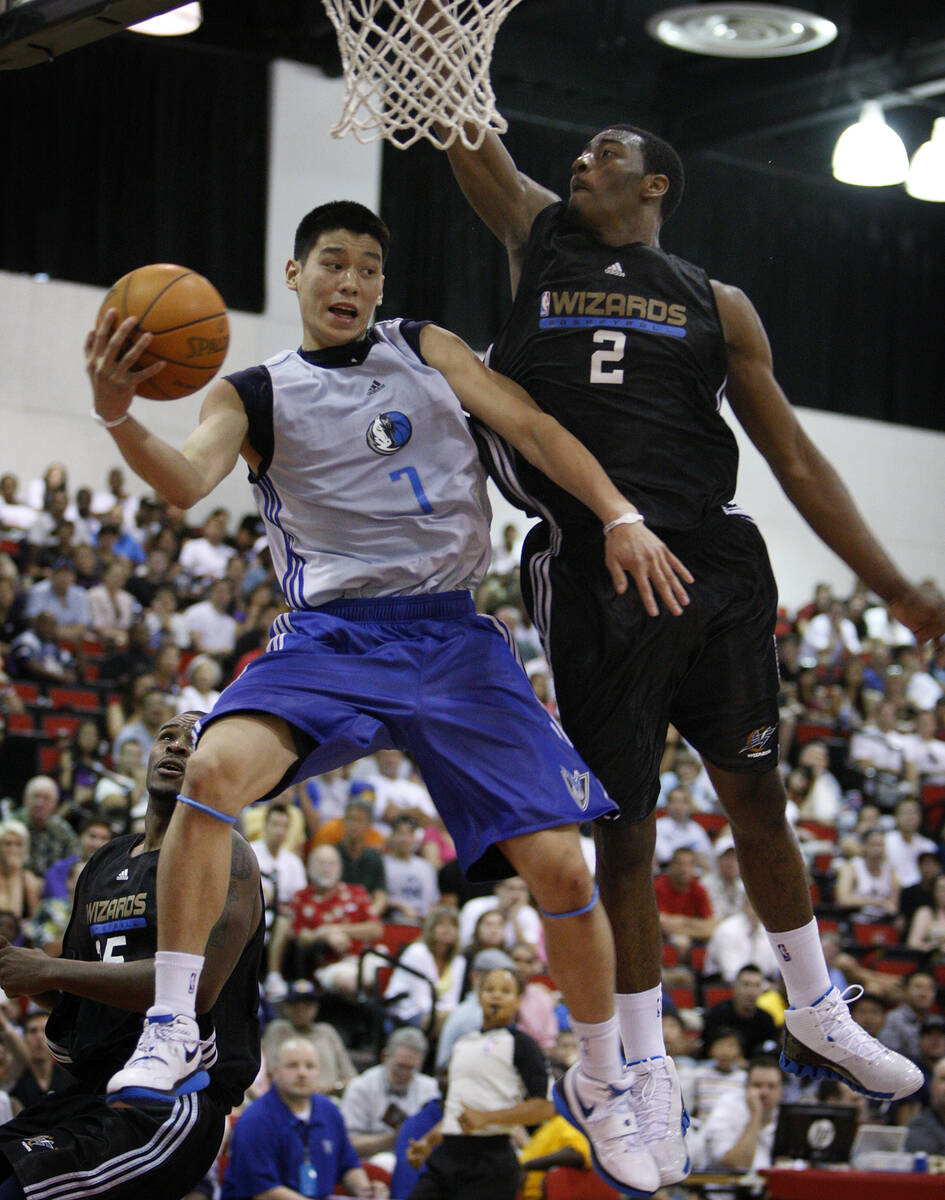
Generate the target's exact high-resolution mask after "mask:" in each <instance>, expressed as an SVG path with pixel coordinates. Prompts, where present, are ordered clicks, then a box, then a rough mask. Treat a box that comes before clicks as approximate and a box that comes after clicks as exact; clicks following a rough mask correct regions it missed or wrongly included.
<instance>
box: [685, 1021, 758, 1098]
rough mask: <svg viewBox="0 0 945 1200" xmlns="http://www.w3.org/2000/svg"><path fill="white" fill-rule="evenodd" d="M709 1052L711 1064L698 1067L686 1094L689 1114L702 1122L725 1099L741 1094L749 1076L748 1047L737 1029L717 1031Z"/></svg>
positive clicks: (708, 1048) (709, 1062) (722, 1028)
mask: <svg viewBox="0 0 945 1200" xmlns="http://www.w3.org/2000/svg"><path fill="white" fill-rule="evenodd" d="M706 1053H707V1055H708V1061H707V1062H704V1063H700V1064H699V1065H698V1066H697V1067H696V1068H695V1070H694V1071H693V1073H692V1081H691V1083H690V1086H689V1090H688V1091H687V1092H686V1106H687V1108H688V1109H689V1115H690V1116H691V1117H696V1118H698V1119H702V1118H705V1117H707V1116H708V1115H709V1113H710V1112H711V1111H712V1109H713V1108H714V1107H715V1105H716V1104H717V1103H718V1101H719V1100H720V1099H721V1098H722V1097H723V1096H726V1095H728V1094H729V1093H731V1092H738V1093H739V1094H741V1093H742V1092H743V1091H744V1088H745V1078H746V1076H747V1071H746V1070H745V1046H744V1043H743V1042H742V1037H741V1034H740V1033H739V1032H738V1030H737V1029H726V1028H725V1027H724V1026H722V1027H720V1028H719V1029H716V1031H715V1033H714V1035H713V1038H712V1044H711V1045H708V1046H706Z"/></svg>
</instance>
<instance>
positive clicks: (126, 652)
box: [93, 589, 155, 687]
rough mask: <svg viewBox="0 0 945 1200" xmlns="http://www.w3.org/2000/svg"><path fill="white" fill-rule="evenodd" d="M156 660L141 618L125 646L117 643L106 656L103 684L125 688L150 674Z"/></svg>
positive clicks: (131, 630) (131, 628) (132, 628)
mask: <svg viewBox="0 0 945 1200" xmlns="http://www.w3.org/2000/svg"><path fill="white" fill-rule="evenodd" d="M93 591H94V589H93ZM154 658H155V654H154V649H153V648H152V646H151V635H150V633H149V632H148V626H147V623H146V622H145V621H144V620H142V619H140V617H139V618H138V619H136V620H134V621H133V622H132V623H131V626H130V628H129V629H128V637H127V640H126V642H125V643H124V644H123V645H122V644H119V643H115V644H114V645H113V648H112V650H111V652H110V653H108V654H106V655H105V658H104V660H103V661H102V667H101V672H100V675H99V678H100V679H101V681H102V682H103V683H110V684H112V685H113V686H115V687H124V686H125V685H126V684H127V683H128V681H129V680H130V679H134V678H135V677H136V676H138V675H147V674H149V673H150V672H151V671H152V670H153V667H154Z"/></svg>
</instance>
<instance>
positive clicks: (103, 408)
mask: <svg viewBox="0 0 945 1200" xmlns="http://www.w3.org/2000/svg"><path fill="white" fill-rule="evenodd" d="M135 324H136V319H135V318H134V317H126V318H125V320H124V321H121V322H120V323H119V321H118V310H117V309H116V308H109V309H106V311H105V312H104V313H103V314H102V319H101V321H99V323H98V327H97V328H96V329H93V330H91V332H90V333H88V334H87V336H86V339H85V369H86V371H87V373H88V376H89V379H90V381H91V383H92V396H93V403H94V408H95V411H96V412H97V413H98V415H99V416H100V417H101V418H102V420H103V421H117V420H118V419H119V418H120V417H122V416H124V414H125V413H126V412H127V411H128V407H129V405H130V404H131V401H132V399H133V398H134V394H135V389H136V388H137V387H139V386H140V385H141V384H142V383H144V381H145V380H146V379H151V378H152V377H153V376H155V375H157V373H158V372H159V371H163V370H164V367H165V363H164V362H154V363H152V364H151V365H150V366H148V367H142V368H140V369H138V370H136V369H135V363H136V362H137V361H138V359H139V358H140V357H141V355H142V354H143V353H144V351H145V350H147V348H148V346H149V345H150V344H151V341H152V338H151V334H150V333H142V334H141V335H140V336H139V337H138V338H137V339H135V340H134V341H133V342H132V341H131V337H132V334H133V333H134V329H135ZM129 343H130V344H129Z"/></svg>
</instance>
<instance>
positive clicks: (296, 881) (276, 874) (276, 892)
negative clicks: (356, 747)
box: [249, 800, 308, 999]
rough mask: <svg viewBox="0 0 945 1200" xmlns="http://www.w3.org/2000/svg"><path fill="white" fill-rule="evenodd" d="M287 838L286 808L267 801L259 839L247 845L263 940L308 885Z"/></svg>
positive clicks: (287, 820)
mask: <svg viewBox="0 0 945 1200" xmlns="http://www.w3.org/2000/svg"><path fill="white" fill-rule="evenodd" d="M288 836H289V810H288V808H287V807H286V805H285V804H284V803H282V802H281V801H279V800H273V801H270V803H269V804H268V805H267V806H266V820H265V824H264V825H263V831H262V836H261V837H258V838H254V839H253V840H252V841H251V842H250V843H249V844H250V846H252V848H253V853H254V854H255V855H256V860H257V862H258V863H259V874H260V877H261V878H262V881H263V897H264V898H265V901H266V934H267V937H268V936H270V935H271V934H272V927H273V924H274V922H275V919H276V914H277V913H279V912H283V913H287V912H288V910H289V902H290V901H291V899H292V897H293V896H294V895H295V894H296V892H300V891H301V890H302V888H304V887H305V885H306V884H307V883H308V880H307V878H306V876H305V864H304V863H303V862H302V860H301V859H300V858H299V856H298V855H297V854H294V853H293V852H292V851H291V850H290V849H289V848H288V846H287V845H286V839H287V838H288ZM280 978H281V976H280ZM269 998H270V999H275V998H277V997H275V996H270V997H269Z"/></svg>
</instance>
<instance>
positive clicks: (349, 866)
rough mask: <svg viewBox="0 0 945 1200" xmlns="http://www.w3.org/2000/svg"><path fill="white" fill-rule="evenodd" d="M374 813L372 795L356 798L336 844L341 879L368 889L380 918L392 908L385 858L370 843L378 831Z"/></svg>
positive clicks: (372, 904) (350, 804) (373, 907)
mask: <svg viewBox="0 0 945 1200" xmlns="http://www.w3.org/2000/svg"><path fill="white" fill-rule="evenodd" d="M373 812H374V809H373V805H372V802H371V800H370V798H369V797H368V796H364V795H355V796H352V797H351V798H350V799H349V800H348V802H347V804H346V805H345V815H344V820H343V822H342V830H341V837H340V838H339V839H338V841H337V842H335V843H334V844H335V845H336V846H337V847H338V853H339V854H340V855H341V878H342V879H343V880H344V882H345V883H356V884H359V885H360V886H361V887H363V888H364V890H365V891H366V892H367V893H368V895H369V896H370V897H371V908H372V911H373V912H374V915H375V916H378V917H379V916H381V915H382V914H383V913H384V910H385V909H386V908H387V906H388V891H387V872H386V869H385V865H384V864H385V859H384V856H383V855H382V854H381V853H380V852H379V850H377V849H376V848H375V846H372V845H371V844H370V842H371V840H373V839H372V838H371V834H372V833H376V832H377V831H376V830H373V828H372V826H371V818H372V815H373ZM416 924H418V925H419V924H420V922H419V921H417V922H416Z"/></svg>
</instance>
